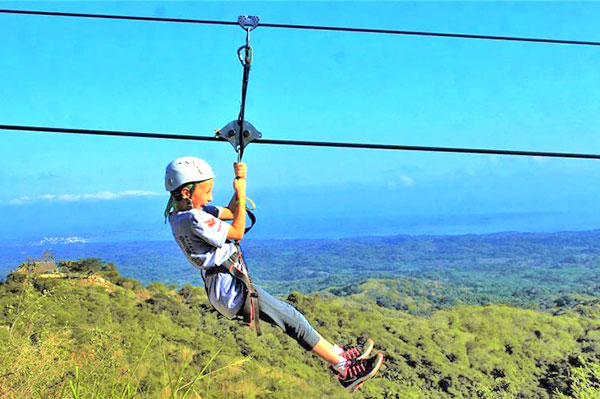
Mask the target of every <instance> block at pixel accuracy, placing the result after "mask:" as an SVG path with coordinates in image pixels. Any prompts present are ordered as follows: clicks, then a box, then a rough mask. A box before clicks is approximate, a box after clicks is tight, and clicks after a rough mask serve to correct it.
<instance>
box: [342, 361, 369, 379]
mask: <svg viewBox="0 0 600 399" xmlns="http://www.w3.org/2000/svg"><path fill="white" fill-rule="evenodd" d="M366 371H367V368H366V367H365V364H364V363H363V362H358V363H355V364H354V365H352V366H350V367H348V370H347V374H346V375H347V376H348V377H349V378H354V377H356V376H358V375H360V374H364V373H366Z"/></svg>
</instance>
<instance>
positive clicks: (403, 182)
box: [387, 174, 415, 188]
mask: <svg viewBox="0 0 600 399" xmlns="http://www.w3.org/2000/svg"><path fill="white" fill-rule="evenodd" d="M387 185H388V187H389V188H398V187H412V186H414V185H415V180H414V179H413V178H412V177H410V176H407V175H400V174H399V175H397V176H396V177H395V178H394V179H393V180H390V181H389V182H388V184H387Z"/></svg>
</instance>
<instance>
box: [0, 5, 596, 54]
mask: <svg viewBox="0 0 600 399" xmlns="http://www.w3.org/2000/svg"><path fill="white" fill-rule="evenodd" d="M0 13H2V14H21V15H43V16H53V17H76V18H98V19H115V20H130V21H151V22H174V23H188V24H205V25H236V26H237V25H238V23H237V22H231V21H218V20H207V19H187V18H164V17H139V16H129V15H110V14H83V13H68V12H53V11H33V10H31V11H30V10H7V9H0ZM260 26H261V27H264V28H283V29H302V30H319V31H334V32H355V33H377V34H388V35H407V36H429V37H446V38H455V39H478V40H497V41H498V40H499V41H512V42H529V43H547V44H570V45H579V46H600V42H597V41H584V40H562V39H546V38H533V37H515V36H492V35H473V34H464V33H443V32H420V31H407V30H394V29H371V28H352V27H335V26H316V25H291V24H273V23H271V24H269V23H261V25H260Z"/></svg>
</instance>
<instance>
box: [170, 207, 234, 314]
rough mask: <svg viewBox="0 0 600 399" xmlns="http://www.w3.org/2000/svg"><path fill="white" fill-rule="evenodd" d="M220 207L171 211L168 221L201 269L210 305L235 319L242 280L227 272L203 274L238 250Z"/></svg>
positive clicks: (190, 259)
mask: <svg viewBox="0 0 600 399" xmlns="http://www.w3.org/2000/svg"><path fill="white" fill-rule="evenodd" d="M220 211H221V209H220V208H218V207H215V206H205V207H203V208H202V210H200V209H191V210H189V211H181V212H173V213H171V215H169V223H170V224H171V230H172V232H173V236H174V237H175V241H177V244H179V247H180V248H181V250H182V251H183V252H184V253H185V256H186V257H187V258H188V260H189V261H190V263H191V264H192V265H194V266H195V267H196V268H198V269H200V270H201V272H202V277H203V278H204V284H205V285H206V292H207V294H208V299H209V301H210V302H211V304H212V305H213V306H214V307H215V309H217V311H219V313H221V314H222V315H223V316H225V317H227V318H230V319H232V318H234V317H235V315H236V314H237V313H238V312H239V310H240V309H241V308H242V306H243V304H244V290H245V288H244V283H242V282H241V281H239V280H238V279H236V278H234V277H233V276H231V275H230V274H229V273H215V274H212V275H210V276H206V269H209V268H211V267H213V266H219V265H221V264H222V263H223V262H224V261H225V260H226V259H227V258H229V257H230V256H231V255H232V254H234V253H235V252H236V251H237V248H236V247H235V244H233V243H231V242H228V241H227V232H228V230H229V224H227V223H225V222H223V221H222V220H220V219H218V216H219V213H220Z"/></svg>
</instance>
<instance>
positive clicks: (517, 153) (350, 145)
mask: <svg viewBox="0 0 600 399" xmlns="http://www.w3.org/2000/svg"><path fill="white" fill-rule="evenodd" d="M0 130H14V131H23V132H38V133H66V134H86V135H97V136H117V137H142V138H154V139H171V140H195V141H221V142H222V141H226V140H225V139H221V138H217V137H209V136H192V135H183V134H166V133H140V132H124V131H115V130H92V129H69V128H60V127H44V126H19V125H0ZM253 143H256V144H271V145H290V146H311V147H338V148H362V149H373V150H397V151H424V152H448V153H462V154H488V155H514V156H530V157H551V158H578V159H600V154H583V153H568V152H544V151H519V150H499V149H485V148H456V147H425V146H411V145H394V144H370V143H344V142H326V141H303V140H274V139H256V140H254V141H253Z"/></svg>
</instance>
